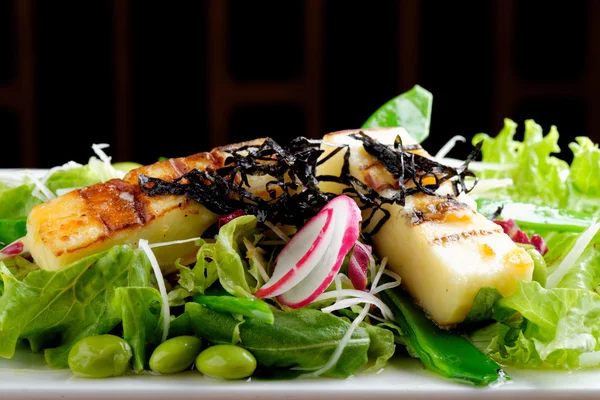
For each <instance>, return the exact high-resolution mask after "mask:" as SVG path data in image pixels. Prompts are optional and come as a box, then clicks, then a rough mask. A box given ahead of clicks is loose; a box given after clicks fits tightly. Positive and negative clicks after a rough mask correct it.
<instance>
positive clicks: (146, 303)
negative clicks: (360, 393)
mask: <svg viewBox="0 0 600 400" xmlns="http://www.w3.org/2000/svg"><path fill="white" fill-rule="evenodd" d="M111 307H112V308H113V311H114V312H115V314H116V315H117V316H119V318H120V319H121V320H122V324H123V339H125V340H127V342H128V343H129V345H130V346H131V349H132V351H133V369H134V370H136V371H142V370H144V368H145V367H146V361H147V359H148V358H149V355H150V354H151V353H152V351H153V350H154V348H156V346H158V345H159V344H160V341H161V339H162V329H163V324H162V321H163V315H162V298H161V296H160V292H159V291H158V290H156V289H154V288H150V287H118V288H116V289H115V296H114V298H113V300H112V302H111Z"/></svg>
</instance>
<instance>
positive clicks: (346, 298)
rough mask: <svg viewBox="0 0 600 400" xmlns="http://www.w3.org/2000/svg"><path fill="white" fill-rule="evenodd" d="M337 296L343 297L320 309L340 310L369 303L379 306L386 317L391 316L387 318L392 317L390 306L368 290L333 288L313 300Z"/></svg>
mask: <svg viewBox="0 0 600 400" xmlns="http://www.w3.org/2000/svg"><path fill="white" fill-rule="evenodd" d="M338 296H339V297H343V299H341V300H339V301H338V302H336V303H334V304H332V305H330V306H327V307H325V308H322V309H321V311H323V312H332V311H335V310H340V309H342V308H348V307H350V306H353V305H356V304H360V303H369V304H373V305H374V306H376V307H377V308H379V309H380V310H381V312H382V314H384V316H386V318H388V317H390V316H392V317H391V318H388V319H393V313H392V312H391V310H390V308H389V307H388V306H387V305H386V304H385V303H384V302H383V301H382V300H381V299H380V298H379V297H377V296H375V295H374V294H372V293H370V292H363V291H362V290H356V289H342V290H340V291H337V290H335V291H331V292H325V293H323V294H321V295H320V296H319V297H317V298H316V299H315V300H314V301H322V300H328V299H334V298H337V297H338Z"/></svg>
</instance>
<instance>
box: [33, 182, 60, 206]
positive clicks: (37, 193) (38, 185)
mask: <svg viewBox="0 0 600 400" xmlns="http://www.w3.org/2000/svg"><path fill="white" fill-rule="evenodd" d="M29 179H31V181H32V182H33V184H34V185H35V189H34V190H33V191H32V192H31V195H32V196H34V197H37V198H38V199H40V200H41V201H44V202H46V201H48V200H52V199H55V198H56V196H55V195H54V193H52V191H51V190H50V189H48V187H47V186H46V185H44V184H43V183H42V182H41V181H40V180H39V179H38V178H36V177H34V176H29Z"/></svg>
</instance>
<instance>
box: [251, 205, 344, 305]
mask: <svg viewBox="0 0 600 400" xmlns="http://www.w3.org/2000/svg"><path fill="white" fill-rule="evenodd" d="M333 214H334V213H333V210H332V209H331V208H323V209H322V210H321V211H319V213H318V214H317V215H315V216H314V217H313V218H311V219H310V220H309V221H308V222H307V223H306V224H305V225H304V226H303V227H302V229H300V230H299V231H298V232H297V233H296V234H295V235H294V236H293V237H292V239H291V240H290V241H289V242H288V243H287V244H286V245H285V247H284V248H283V250H281V252H280V253H279V255H278V256H277V258H276V259H275V267H274V270H273V275H272V276H271V279H269V281H268V282H267V283H266V284H265V285H264V286H263V287H261V288H260V289H258V290H257V291H256V297H258V298H259V299H262V298H265V297H275V296H278V295H280V294H281V293H283V292H285V291H286V290H289V289H291V288H292V287H294V286H296V285H297V284H298V283H299V282H300V281H302V280H303V279H304V278H305V277H306V276H307V275H308V274H309V273H310V272H311V271H312V270H313V269H314V268H315V266H316V265H317V263H318V262H319V260H320V259H321V258H322V257H323V255H324V254H325V253H326V252H327V250H328V247H329V245H330V242H331V239H332V237H333V235H334V230H335V229H334V223H333V219H334V216H333Z"/></svg>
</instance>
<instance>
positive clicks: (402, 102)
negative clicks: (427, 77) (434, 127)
mask: <svg viewBox="0 0 600 400" xmlns="http://www.w3.org/2000/svg"><path fill="white" fill-rule="evenodd" d="M432 105H433V95H432V94H431V93H430V92H429V91H427V90H426V89H424V88H422V87H421V86H419V85H415V86H414V87H413V88H412V89H410V90H409V91H408V92H405V93H402V94H401V95H399V96H397V97H394V98H393V99H391V100H390V101H388V102H387V103H385V104H384V105H383V106H381V107H380V108H379V109H378V110H377V111H375V113H373V115H371V116H370V117H369V119H367V121H366V122H365V123H364V124H363V126H362V128H378V127H395V126H401V127H403V128H404V129H406V130H407V131H408V133H409V134H410V135H411V136H412V137H413V138H414V139H415V140H416V141H417V142H418V143H421V142H422V141H424V140H425V139H427V136H429V126H430V125H431V107H432Z"/></svg>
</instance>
